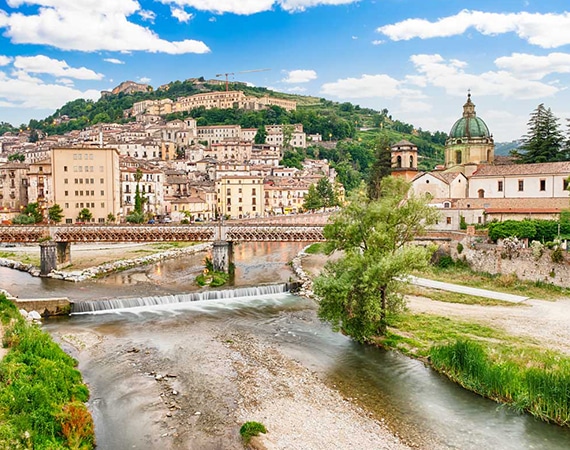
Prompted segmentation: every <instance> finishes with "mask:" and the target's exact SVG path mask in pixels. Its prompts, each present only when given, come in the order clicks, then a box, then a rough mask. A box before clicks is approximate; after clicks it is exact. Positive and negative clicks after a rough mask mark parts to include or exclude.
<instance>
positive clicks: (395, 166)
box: [390, 140, 418, 181]
mask: <svg viewBox="0 0 570 450" xmlns="http://www.w3.org/2000/svg"><path fill="white" fill-rule="evenodd" d="M390 152H391V158H392V175H393V176H395V177H403V178H404V179H406V180H407V181H411V180H413V179H414V178H415V177H416V175H417V174H418V147H417V145H414V144H412V143H411V142H409V141H406V140H401V141H399V142H397V143H395V144H394V145H392V146H391V147H390Z"/></svg>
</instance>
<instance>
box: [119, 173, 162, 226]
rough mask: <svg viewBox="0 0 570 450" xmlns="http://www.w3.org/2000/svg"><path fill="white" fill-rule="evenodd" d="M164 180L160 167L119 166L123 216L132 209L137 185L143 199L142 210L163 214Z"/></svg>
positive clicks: (153, 213)
mask: <svg viewBox="0 0 570 450" xmlns="http://www.w3.org/2000/svg"><path fill="white" fill-rule="evenodd" d="M138 175H140V180H139V181H137V177H138ZM165 180H166V175H165V174H164V172H163V171H162V170H160V169H154V168H148V167H121V207H122V210H123V214H124V216H125V217H126V216H127V215H128V214H130V213H132V212H133V211H134V208H135V198H136V192H137V185H138V187H139V194H140V196H141V198H143V199H144V201H143V211H144V212H146V213H149V214H152V215H162V214H164V181H165Z"/></svg>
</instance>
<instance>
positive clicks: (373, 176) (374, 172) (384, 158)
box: [368, 134, 392, 200]
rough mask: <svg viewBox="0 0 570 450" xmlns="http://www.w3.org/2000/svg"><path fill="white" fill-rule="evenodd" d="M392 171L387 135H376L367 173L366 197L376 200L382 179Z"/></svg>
mask: <svg viewBox="0 0 570 450" xmlns="http://www.w3.org/2000/svg"><path fill="white" fill-rule="evenodd" d="M391 173H392V153H391V151H390V140H389V138H388V136H387V135H385V134H383V135H381V136H378V138H377V139H376V142H375V151H374V163H372V168H371V169H370V174H369V175H368V197H369V198H370V199H371V200H377V199H378V198H379V197H380V186H381V183H382V180H383V179H384V178H385V177H387V176H389V175H390V174H391Z"/></svg>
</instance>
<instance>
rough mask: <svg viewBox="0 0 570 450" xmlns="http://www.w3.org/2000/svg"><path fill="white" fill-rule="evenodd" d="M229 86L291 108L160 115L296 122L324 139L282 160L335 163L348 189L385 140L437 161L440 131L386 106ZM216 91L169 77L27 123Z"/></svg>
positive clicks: (105, 113)
mask: <svg viewBox="0 0 570 450" xmlns="http://www.w3.org/2000/svg"><path fill="white" fill-rule="evenodd" d="M229 88H230V89H235V90H242V91H244V93H245V94H246V95H248V96H255V97H262V96H265V95H269V96H272V97H277V98H285V99H290V100H295V101H296V102H297V110H295V111H286V110H285V109H283V108H280V107H278V106H272V107H270V108H268V109H266V110H261V111H249V110H242V109H236V108H232V109H209V110H206V109H204V108H198V109H194V110H192V111H190V112H185V113H174V114H169V115H167V116H166V117H165V119H166V120H173V119H177V118H184V117H193V118H195V119H196V121H197V124H198V125H199V126H206V125H220V124H239V125H241V126H242V127H244V128H258V127H261V126H264V125H270V124H283V123H301V124H303V127H304V131H305V132H306V133H307V135H311V134H320V135H321V136H322V138H323V140H324V141H325V142H324V144H323V145H318V148H309V149H307V150H306V151H297V152H289V155H288V156H290V158H289V159H287V158H286V162H289V163H290V164H298V162H299V160H301V159H302V158H304V157H307V156H308V157H319V158H327V159H329V160H330V161H331V162H332V164H333V166H335V167H336V168H337V170H338V172H339V174H340V176H341V178H342V179H343V183H344V184H345V186H346V187H347V188H348V189H350V188H352V187H354V186H355V185H357V184H358V182H359V181H360V180H362V179H365V178H366V177H367V174H368V169H369V167H370V166H371V164H372V162H373V160H374V150H375V148H376V147H377V146H378V145H385V142H389V144H393V143H395V142H398V141H400V140H402V139H406V140H409V141H411V142H413V143H414V144H416V145H417V146H418V151H419V156H420V157H419V168H420V169H421V170H431V169H433V168H434V167H435V165H437V164H441V163H442V162H443V146H444V144H445V139H446V137H447V135H446V133H444V132H441V131H438V132H435V133H431V132H428V131H422V130H421V129H419V130H416V129H415V127H414V126H413V125H411V124H407V123H404V122H401V121H399V120H397V119H394V118H393V117H392V116H391V115H390V113H389V111H388V110H387V109H383V110H382V111H376V110H374V109H370V108H361V107H360V106H359V105H353V104H352V103H349V102H345V103H338V102H333V101H330V100H327V99H324V98H317V97H311V96H303V95H295V94H286V93H282V92H275V91H272V90H270V89H267V88H264V87H251V86H247V85H245V84H243V83H239V82H236V83H230V85H229ZM219 90H225V86H224V85H219V84H208V82H207V81H206V80H204V79H203V78H193V79H188V80H185V81H174V82H171V83H168V84H166V85H163V86H161V87H160V88H158V89H156V90H153V91H149V92H136V93H132V94H125V93H119V94H116V95H105V96H102V97H101V98H100V99H99V100H98V101H91V100H84V99H77V100H74V101H71V102H68V103H66V104H65V105H63V106H62V107H61V108H59V109H58V110H57V111H55V112H54V114H52V115H50V116H48V117H46V118H45V119H43V120H30V122H29V124H28V127H29V128H30V129H31V130H41V131H43V132H44V133H47V134H49V135H55V134H64V133H66V132H69V131H72V130H79V129H83V128H86V127H88V126H90V125H94V124H97V123H109V122H115V123H125V122H128V121H132V120H134V119H133V118H124V116H123V111H124V110H125V109H129V108H131V107H132V106H133V104H134V103H135V102H139V101H142V100H152V99H164V98H170V99H172V100H176V99H177V98H179V97H184V96H189V95H192V94H196V93H200V92H208V91H219ZM63 116H67V119H68V120H67V121H60V120H58V119H59V118H61V117H63ZM4 128H5V129H6V131H10V128H9V124H5V127H4ZM386 139H387V141H386ZM327 141H328V142H327ZM334 143H337V145H336V146H335V145H334Z"/></svg>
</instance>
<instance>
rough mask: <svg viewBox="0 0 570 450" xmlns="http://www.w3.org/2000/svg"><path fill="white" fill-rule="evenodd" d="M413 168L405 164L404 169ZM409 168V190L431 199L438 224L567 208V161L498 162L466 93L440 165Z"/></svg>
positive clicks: (552, 213)
mask: <svg viewBox="0 0 570 450" xmlns="http://www.w3.org/2000/svg"><path fill="white" fill-rule="evenodd" d="M400 147H402V146H401V145H400ZM397 152H398V150H397V149H396V148H395V146H392V155H393V157H392V161H393V165H394V161H396V163H397V162H398V160H397V159H396V160H395V159H394V158H395V157H397V156H398V153H397ZM402 161H404V160H402ZM410 161H411V160H410ZM416 162H417V158H416ZM400 170H401V169H400ZM413 170H414V168H413V167H411V168H408V169H407V173H410V174H411V173H413ZM415 170H416V172H415V173H416V175H415V176H414V177H413V178H412V190H413V192H414V194H415V195H426V194H427V195H429V197H430V202H431V204H432V205H433V206H434V207H436V208H438V209H440V210H441V219H440V221H439V223H438V224H437V225H436V228H438V229H443V230H457V229H459V226H460V221H461V218H462V217H463V219H464V220H465V222H467V223H468V224H483V223H486V222H489V221H491V220H494V219H497V220H507V219H515V220H522V219H524V218H541V219H557V218H558V217H559V216H560V212H561V211H562V210H563V209H569V208H570V192H569V191H568V179H569V178H570V162H553V163H541V164H498V163H497V161H496V160H495V143H494V140H493V135H492V134H491V133H490V131H489V128H488V127H487V125H486V123H485V122H484V121H483V120H482V119H481V118H479V117H477V115H476V113H475V105H474V104H473V102H472V101H471V94H470V93H469V94H468V96H467V101H466V103H465V104H464V105H463V114H462V117H460V118H459V119H458V120H457V121H456V122H455V123H454V124H453V126H452V127H451V130H450V133H449V136H448V138H447V140H446V144H445V166H444V168H443V169H442V170H434V171H431V172H417V166H416V167H415ZM397 172H398V168H397V166H394V174H395V175H397Z"/></svg>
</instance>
